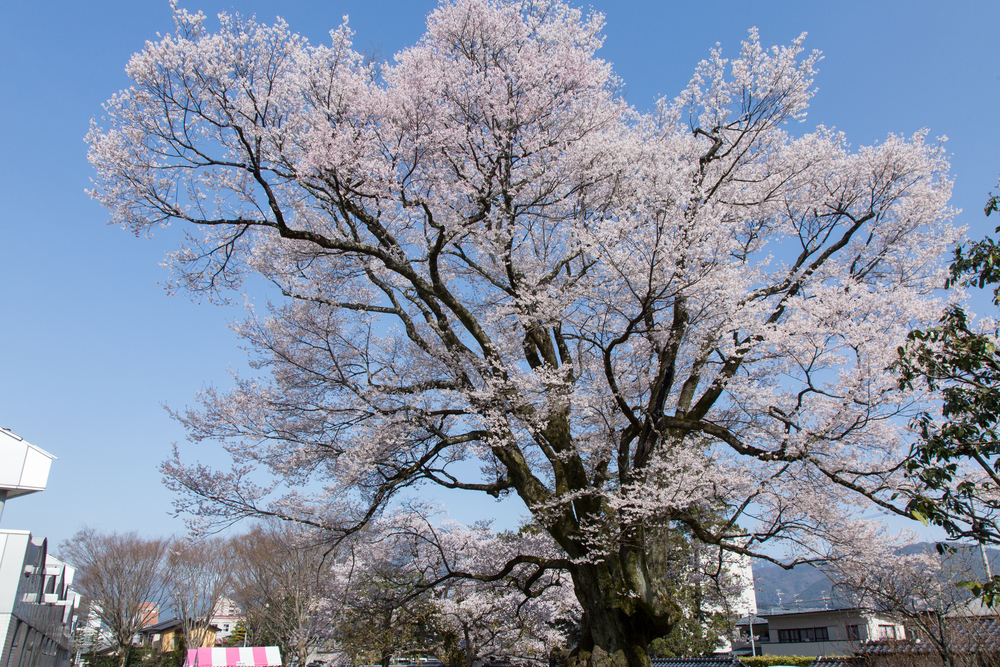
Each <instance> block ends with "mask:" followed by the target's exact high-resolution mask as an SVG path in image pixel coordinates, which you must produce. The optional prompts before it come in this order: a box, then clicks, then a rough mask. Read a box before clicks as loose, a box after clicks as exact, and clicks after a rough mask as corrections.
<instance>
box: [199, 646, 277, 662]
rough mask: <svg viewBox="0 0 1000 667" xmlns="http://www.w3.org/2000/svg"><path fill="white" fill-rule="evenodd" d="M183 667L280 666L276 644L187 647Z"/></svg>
mask: <svg viewBox="0 0 1000 667" xmlns="http://www.w3.org/2000/svg"><path fill="white" fill-rule="evenodd" d="M184 667H281V652H280V651H279V650H278V647H277V646H243V647H231V648H192V649H188V654H187V661H186V662H185V663H184Z"/></svg>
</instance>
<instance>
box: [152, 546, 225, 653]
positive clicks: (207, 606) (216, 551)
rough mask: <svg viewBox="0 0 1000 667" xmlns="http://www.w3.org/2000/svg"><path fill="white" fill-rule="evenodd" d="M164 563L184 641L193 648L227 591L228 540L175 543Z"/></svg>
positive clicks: (202, 636) (204, 633) (197, 644)
mask: <svg viewBox="0 0 1000 667" xmlns="http://www.w3.org/2000/svg"><path fill="white" fill-rule="evenodd" d="M167 563H168V573H167V581H168V587H169V591H170V599H171V602H172V603H173V607H174V612H175V613H176V614H177V617H178V618H179V619H180V621H181V623H182V625H183V628H184V643H185V645H186V646H187V647H188V648H197V647H199V646H201V645H202V644H204V643H205V638H206V636H207V634H208V626H209V624H210V623H211V619H212V616H213V614H214V612H215V608H216V606H217V605H218V604H219V600H220V599H221V598H222V597H223V596H225V595H226V594H227V593H228V592H229V588H230V574H231V571H232V554H231V551H230V545H229V541H228V540H226V539H224V538H210V539H203V540H198V541H194V540H184V541H178V542H175V543H174V544H173V546H172V547H171V549H170V554H169V556H168V558H167Z"/></svg>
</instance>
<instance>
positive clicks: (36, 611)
mask: <svg viewBox="0 0 1000 667" xmlns="http://www.w3.org/2000/svg"><path fill="white" fill-rule="evenodd" d="M73 574H74V569H73V568H72V567H69V566H68V565H66V564H65V563H63V562H62V561H60V560H58V559H57V558H55V557H53V556H50V555H48V544H47V542H46V540H44V539H40V538H34V539H33V538H32V537H31V534H30V533H29V532H28V531H23V530H0V637H2V638H3V645H2V646H0V667H65V666H66V665H68V664H69V658H70V653H71V651H72V647H73V630H74V625H75V623H76V611H77V606H78V605H79V596H78V595H77V594H76V593H75V592H73V590H72V583H73Z"/></svg>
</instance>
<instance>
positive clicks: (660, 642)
mask: <svg viewBox="0 0 1000 667" xmlns="http://www.w3.org/2000/svg"><path fill="white" fill-rule="evenodd" d="M647 542H648V547H647V551H646V552H647V554H648V567H649V573H650V578H651V579H652V581H654V582H656V585H657V587H658V588H659V590H660V591H661V594H662V595H663V596H664V597H665V598H667V599H669V600H670V602H672V603H673V604H675V605H677V606H678V607H679V609H680V612H681V618H680V620H679V621H678V622H677V623H676V624H675V625H674V627H673V629H672V630H671V632H670V634H668V635H666V636H665V637H660V638H658V639H655V640H653V641H652V642H651V643H650V646H649V653H650V656H651V657H654V658H693V657H698V656H701V655H705V654H706V653H712V652H713V651H715V650H716V648H717V647H718V645H719V640H720V639H721V638H723V637H728V636H729V635H730V634H731V633H732V630H733V622H734V621H735V618H734V614H732V613H730V612H729V611H728V606H727V602H728V599H729V597H730V596H729V595H727V593H731V592H732V591H729V590H728V588H729V586H728V585H727V578H728V572H727V571H726V570H725V568H724V567H723V566H721V565H720V563H719V552H718V549H717V548H716V547H712V546H709V545H706V544H704V543H701V542H699V541H698V540H696V539H694V537H693V536H692V535H690V533H689V531H686V530H685V528H684V527H683V526H680V525H678V526H667V527H661V528H649V529H648V530H647Z"/></svg>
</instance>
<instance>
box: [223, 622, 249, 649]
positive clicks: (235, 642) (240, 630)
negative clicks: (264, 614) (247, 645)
mask: <svg viewBox="0 0 1000 667" xmlns="http://www.w3.org/2000/svg"><path fill="white" fill-rule="evenodd" d="M246 638H247V624H246V623H245V622H244V621H236V627H235V628H233V634H231V635H229V636H228V637H226V641H225V645H226V646H243V642H244V641H246Z"/></svg>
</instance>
